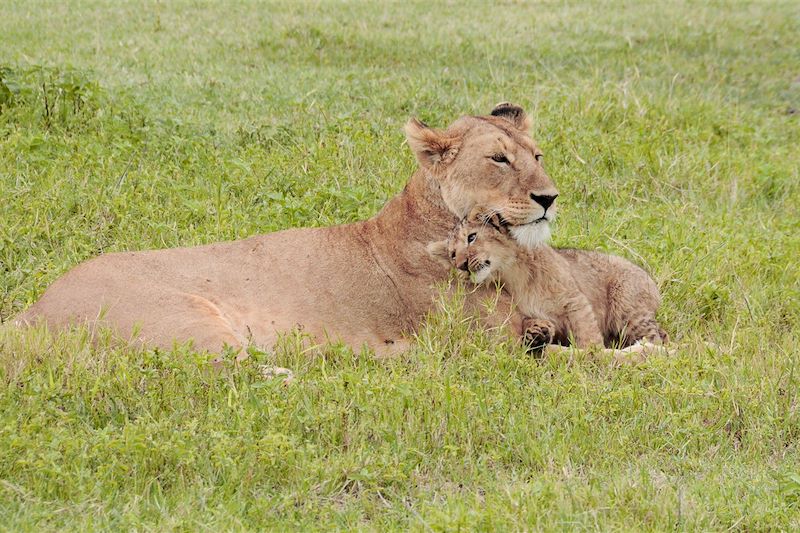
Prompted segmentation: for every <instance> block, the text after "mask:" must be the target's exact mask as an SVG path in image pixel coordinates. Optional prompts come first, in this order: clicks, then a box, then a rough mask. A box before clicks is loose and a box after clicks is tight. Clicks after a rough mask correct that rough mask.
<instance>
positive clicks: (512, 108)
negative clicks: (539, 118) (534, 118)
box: [491, 102, 531, 131]
mask: <svg viewBox="0 0 800 533" xmlns="http://www.w3.org/2000/svg"><path fill="white" fill-rule="evenodd" d="M491 114H492V116H494V117H500V118H504V119H506V120H507V121H509V122H510V123H512V124H513V125H515V126H516V127H517V128H519V129H521V130H522V131H528V130H529V129H531V120H530V119H529V118H528V115H526V114H525V110H524V109H522V108H521V107H520V106H518V105H514V104H512V103H510V102H501V103H499V104H497V105H496V106H494V109H492V113H491Z"/></svg>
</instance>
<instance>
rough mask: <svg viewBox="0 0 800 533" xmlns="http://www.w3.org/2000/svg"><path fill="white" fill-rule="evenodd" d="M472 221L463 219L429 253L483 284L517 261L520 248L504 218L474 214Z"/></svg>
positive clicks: (434, 244)
mask: <svg viewBox="0 0 800 533" xmlns="http://www.w3.org/2000/svg"><path fill="white" fill-rule="evenodd" d="M470 219H471V220H470ZM470 219H465V220H462V221H461V222H460V223H459V224H458V225H457V226H456V227H455V229H453V232H452V233H451V234H450V236H449V237H448V238H447V239H446V240H444V241H438V242H434V243H431V244H429V245H428V253H430V254H431V256H432V257H434V258H435V259H439V260H441V261H443V262H446V263H447V264H449V266H452V267H455V268H457V269H458V271H459V272H460V273H461V274H462V275H463V276H464V277H469V279H470V280H471V281H472V282H473V283H483V282H484V281H486V280H487V279H494V278H495V274H497V273H502V272H503V271H504V270H505V269H506V268H507V267H508V266H510V265H511V263H512V262H513V261H515V260H516V253H515V249H516V246H517V245H516V244H515V242H514V241H513V239H512V238H511V236H510V235H509V230H508V228H506V227H504V226H503V224H502V220H500V215H497V214H494V215H492V216H474V215H473V216H471V217H470Z"/></svg>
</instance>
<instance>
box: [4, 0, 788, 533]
mask: <svg viewBox="0 0 800 533" xmlns="http://www.w3.org/2000/svg"><path fill="white" fill-rule="evenodd" d="M0 35H2V40H1V41H2V47H0V52H1V53H0V199H2V201H0V289H1V290H2V292H1V293H0V318H2V320H3V321H7V320H8V319H9V318H11V317H13V316H14V315H16V314H17V313H18V312H19V311H21V310H22V309H24V308H25V307H26V306H27V305H29V304H31V303H32V302H33V301H34V300H35V299H36V298H37V297H38V295H40V294H41V293H42V292H43V291H44V289H45V288H46V287H47V286H48V284H49V283H51V282H52V281H53V280H54V279H55V278H56V277H58V276H59V275H60V274H62V273H63V272H65V271H66V270H67V269H69V268H70V267H72V266H74V265H75V264H77V263H79V262H80V261H83V260H85V259H87V258H90V257H93V256H95V255H97V254H99V253H101V252H105V251H115V250H136V249H147V248H160V247H169V246H178V245H193V244H200V243H207V242H212V241H217V240H221V239H235V238H241V237H244V236H247V235H252V234H255V233H264V232H269V231H275V230H279V229H283V228H288V227H296V226H320V225H328V224H335V223H340V222H347V221H352V220H358V219H363V218H366V217H368V216H370V215H372V214H373V213H375V212H376V211H377V210H378V209H379V208H380V206H381V205H382V204H383V203H384V202H385V201H386V200H387V199H388V198H389V197H391V196H392V195H393V194H395V193H396V192H398V191H399V190H400V189H401V188H402V186H403V184H404V182H405V180H406V179H407V178H408V177H409V176H410V175H411V172H412V171H413V169H414V161H413V157H412V156H411V154H410V152H409V150H408V148H407V147H406V146H405V145H404V143H403V137H402V134H401V127H402V124H403V123H404V122H405V120H407V118H408V117H409V116H411V115H417V116H419V117H421V118H422V119H424V120H425V121H427V122H429V123H432V124H435V125H446V124H447V123H448V122H449V121H451V120H453V119H455V118H456V117H457V116H459V115H461V114H466V113H486V112H487V111H488V110H489V109H490V108H491V107H492V105H493V104H495V103H496V102H499V101H501V100H510V101H513V102H515V103H519V104H522V105H523V106H524V107H525V108H526V109H528V110H529V111H530V113H531V115H532V116H533V117H534V120H535V138H536V139H537V140H538V141H539V144H540V145H541V147H542V149H543V151H544V153H545V156H546V161H547V165H548V169H549V172H550V174H551V176H552V177H553V179H554V180H555V181H556V183H557V185H558V187H559V189H560V192H561V200H563V201H562V203H561V212H560V213H561V214H560V218H559V220H558V224H557V226H556V228H555V234H554V243H555V244H556V245H562V246H577V247H586V248H592V249H600V250H605V251H609V252H613V253H618V254H620V255H623V256H625V257H628V258H631V259H633V260H635V261H637V262H639V263H641V264H643V265H645V266H646V267H647V268H648V270H649V271H650V272H651V273H652V274H653V276H654V277H655V279H656V280H657V281H658V283H659V286H660V287H661V289H662V292H663V294H664V304H663V308H662V311H661V313H660V318H661V319H662V321H663V323H664V325H665V327H666V328H667V330H668V331H669V332H670V333H671V335H672V337H673V339H674V340H675V341H676V342H677V343H679V344H680V345H681V346H682V348H681V349H680V350H679V351H678V353H677V354H675V355H674V356H671V357H666V356H659V357H653V358H651V359H650V360H649V361H648V362H646V363H645V364H643V365H641V366H638V367H625V368H615V367H614V366H612V365H611V364H610V362H608V361H604V360H589V359H586V358H584V357H581V356H574V357H571V358H569V357H566V356H558V357H551V358H548V359H546V360H535V359H531V358H529V357H526V356H525V355H524V354H522V353H521V352H520V350H518V349H517V348H515V347H514V346H513V345H511V344H509V343H508V342H505V341H504V340H503V339H502V338H499V337H498V336H497V335H496V334H494V333H492V332H482V331H480V330H478V329H476V328H472V327H470V324H469V323H468V322H467V321H465V320H464V318H463V317H462V316H460V313H458V312H457V311H456V309H457V307H458V306H457V305H456V304H453V303H449V304H446V305H444V306H443V311H442V312H441V313H440V314H438V315H437V316H435V317H433V318H432V319H431V320H430V322H429V323H428V324H427V325H426V327H425V328H423V330H422V331H421V332H420V339H419V343H418V346H417V348H415V350H414V351H412V352H411V353H409V354H407V356H405V357H402V358H399V359H396V360H390V361H375V360H373V359H372V358H370V357H369V355H368V354H354V353H352V352H351V351H349V350H347V349H344V348H342V347H336V346H334V347H327V348H321V349H316V350H313V351H311V352H307V353H303V352H302V351H301V350H300V349H299V348H297V347H298V346H300V343H299V342H297V339H292V338H289V339H286V341H285V342H284V343H283V344H282V345H281V346H280V348H279V349H277V350H276V351H275V352H274V353H268V354H267V353H254V357H252V358H251V359H250V360H248V361H247V362H246V363H245V364H244V365H243V366H242V368H240V369H238V370H236V371H232V372H226V373H223V374H219V375H217V374H214V373H212V372H209V371H208V370H207V367H206V365H205V359H204V357H202V356H199V355H197V354H192V353H191V351H190V350H189V349H188V348H187V347H179V348H176V350H175V352H174V353H156V352H152V351H140V350H135V349H130V348H125V347H121V346H118V345H115V344H114V343H112V342H108V341H102V342H99V343H97V344H96V345H93V344H91V343H88V342H87V338H86V334H85V332H81V331H74V332H69V333H65V334H63V335H60V336H57V337H53V336H50V335H48V334H47V333H46V332H43V331H29V332H20V331H17V330H14V329H13V328H10V327H5V328H4V329H3V330H2V332H0V524H2V525H1V526H0V528H8V529H11V530H42V529H73V530H85V529H155V530H170V529H174V530H197V529H201V530H220V529H248V530H252V529H262V528H268V527H272V528H276V529H284V528H324V529H329V528H341V529H352V528H360V529H371V530H384V529H408V528H410V529H416V530H431V529H433V530H453V529H457V528H462V529H464V528H466V529H481V530H496V531H505V530H510V529H535V530H541V529H546V530H551V529H596V530H608V529H625V530H631V529H653V530H668V529H669V530H672V529H679V530H690V529H704V530H708V529H713V530H723V529H728V528H731V529H741V530H768V529H784V530H791V529H798V528H800V397H799V396H798V389H800V386H799V385H798V381H800V368H797V367H798V363H800V349H798V346H799V345H800V303H798V302H800V267H798V257H800V212H799V211H798V204H800V171H799V170H798V169H800V150H798V146H800V114H798V113H796V112H795V113H792V112H791V111H792V110H796V109H800V78H798V76H800V65H798V62H797V58H798V56H797V50H798V49H800V38H798V35H800V7H798V5H797V4H796V3H792V2H784V3H780V2H771V3H766V2H765V3H754V4H746V3H734V4H727V3H714V4H712V5H706V4H705V3H690V4H683V3H668V4H662V3H659V4H655V3H653V4H652V5H650V4H644V3H639V4H637V3H634V4H626V5H625V6H624V7H623V6H621V5H619V6H618V5H615V4H613V3H612V4H607V3H603V4H596V5H582V4H572V3H570V4H560V3H552V4H551V3H548V4H536V5H534V4H527V3H517V2H504V3H503V4H501V5H497V6H494V7H488V6H485V5H484V4H483V3H475V4H473V5H472V6H471V7H467V6H465V5H463V4H462V3H452V4H445V5H435V6H431V5H429V4H428V3H421V4H409V5H404V6H401V5H385V6H375V5H371V4H366V3H364V4H362V3H347V4H332V3H310V4H304V5H299V4H294V3H281V4H261V3H244V2H231V3H229V4H227V5H221V4H216V3H210V2H165V3H147V4H146V5H145V6H140V5H134V4H133V3H131V4H123V3H117V2H80V3H78V2H71V3H70V5H68V6H61V5H59V4H56V3H54V2H23V1H11V2H5V3H4V4H3V7H2V8H0ZM704 341H709V342H711V343H715V344H716V346H717V347H708V346H706V345H705V344H704ZM265 362H266V363H270V364H280V365H282V366H288V367H290V368H292V369H294V371H295V373H296V377H297V379H296V382H295V383H294V384H292V385H291V386H283V385H281V384H280V383H278V382H273V381H265V380H263V379H262V378H260V377H259V373H258V368H257V365H258V364H259V363H265Z"/></svg>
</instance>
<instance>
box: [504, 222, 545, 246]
mask: <svg viewBox="0 0 800 533" xmlns="http://www.w3.org/2000/svg"><path fill="white" fill-rule="evenodd" d="M509 229H510V230H511V236H512V237H514V240H515V241H517V243H519V245H520V246H524V247H525V248H534V247H536V246H539V245H540V244H544V243H546V242H547V241H548V240H550V222H548V221H546V220H543V221H542V222H538V223H533V224H525V225H524V226H511V227H510V228H509Z"/></svg>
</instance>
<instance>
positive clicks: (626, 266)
mask: <svg viewBox="0 0 800 533" xmlns="http://www.w3.org/2000/svg"><path fill="white" fill-rule="evenodd" d="M478 218H485V217H478ZM495 218H496V221H494V222H493V221H492V220H491V217H490V219H489V220H488V221H486V220H473V221H462V222H461V223H459V225H458V226H457V227H456V228H455V230H454V231H453V233H452V234H451V235H450V237H449V238H448V239H447V240H446V241H439V242H438V243H434V244H433V245H431V246H429V251H430V252H431V253H432V254H433V255H434V256H436V255H438V256H439V257H442V256H444V257H445V258H446V259H447V260H448V261H449V262H450V264H451V265H452V266H455V267H457V268H458V269H459V270H461V271H462V272H465V273H468V274H470V277H471V279H473V281H475V282H476V283H482V282H484V281H492V280H497V281H500V282H502V283H503V285H504V286H505V288H506V289H507V290H508V291H509V292H510V293H511V296H512V298H513V301H514V304H515V305H516V307H517V310H518V312H519V313H521V314H522V315H524V318H523V326H522V330H523V331H522V334H523V336H524V337H525V339H524V340H525V342H526V343H527V344H529V345H533V346H538V345H543V344H549V343H550V342H556V343H558V344H569V343H571V342H573V341H574V343H575V344H576V345H577V346H578V347H582V348H583V347H589V346H593V345H594V346H599V345H605V346H622V347H625V346H629V345H631V344H633V343H634V342H637V341H647V342H651V343H655V344H658V343H661V342H665V341H666V340H667V336H666V333H665V332H664V330H663V329H662V328H661V327H660V326H659V325H658V322H656V318H655V314H656V310H657V308H658V305H659V302H660V297H659V293H658V288H657V287H656V285H655V283H654V282H653V280H652V279H651V278H650V276H648V275H647V273H645V272H644V271H643V270H642V269H641V268H639V267H637V266H636V265H634V264H632V263H631V262H629V261H627V260H625V259H622V258H620V257H616V256H612V255H607V254H601V253H597V252H589V251H583V250H556V249H553V248H551V247H549V246H547V245H545V244H541V245H539V246H537V247H534V248H532V249H527V248H523V247H521V246H519V245H518V244H517V243H516V242H515V241H514V240H513V239H512V238H511V237H510V236H509V235H508V231H507V230H506V229H504V228H503V226H502V220H501V219H500V217H495Z"/></svg>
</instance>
